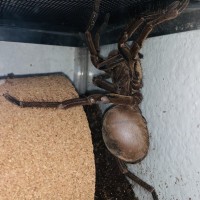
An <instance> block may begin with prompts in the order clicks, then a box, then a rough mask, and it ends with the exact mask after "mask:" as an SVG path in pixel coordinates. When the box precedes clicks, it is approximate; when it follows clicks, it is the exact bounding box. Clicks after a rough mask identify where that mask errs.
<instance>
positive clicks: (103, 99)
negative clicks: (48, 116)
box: [3, 93, 142, 109]
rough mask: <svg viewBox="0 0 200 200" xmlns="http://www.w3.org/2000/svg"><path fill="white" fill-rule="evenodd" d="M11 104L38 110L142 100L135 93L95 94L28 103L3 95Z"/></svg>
mask: <svg viewBox="0 0 200 200" xmlns="http://www.w3.org/2000/svg"><path fill="white" fill-rule="evenodd" d="M3 96H4V97H5V98H6V99H7V100H8V101H9V102H11V103H12V104H15V105H17V106H20V107H37V108H62V109H64V108H66V109H67V108H70V107H74V106H82V105H92V104H98V103H105V104H108V103H113V104H124V105H136V104H139V103H140V102H141V100H142V96H141V94H140V93H135V94H134V95H133V96H124V95H118V94H113V93H110V94H94V95H90V96H88V97H85V98H74V99H68V100H65V101H62V102H42V101H41V102H27V101H20V100H18V99H17V98H15V97H13V96H11V95H9V94H7V93H6V94H4V95H3Z"/></svg>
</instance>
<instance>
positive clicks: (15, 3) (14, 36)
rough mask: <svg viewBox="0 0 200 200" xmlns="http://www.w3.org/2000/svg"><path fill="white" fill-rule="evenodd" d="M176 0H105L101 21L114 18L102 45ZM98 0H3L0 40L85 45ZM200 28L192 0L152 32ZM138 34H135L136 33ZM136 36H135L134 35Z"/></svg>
mask: <svg viewBox="0 0 200 200" xmlns="http://www.w3.org/2000/svg"><path fill="white" fill-rule="evenodd" d="M172 1H173V0H102V1H101V6H100V17H99V18H100V20H99V22H98V23H101V20H103V17H104V16H105V14H106V13H110V15H111V17H110V21H109V25H108V27H107V29H106V31H105V32H104V33H103V35H102V37H101V38H102V40H101V45H104V44H111V43H116V42H117V40H118V38H119V34H120V32H121V31H122V29H123V28H124V26H125V25H126V24H127V23H128V22H129V21H130V20H131V19H132V18H134V17H137V16H139V15H140V14H141V13H143V12H152V11H155V10H158V9H162V8H164V7H165V6H167V5H169V4H170V3H171V2H172ZM93 2H94V0H1V1H0V41H14V42H24V43H37V44H51V45H61V46H76V47H83V46H85V42H84V38H83V37H82V34H81V33H83V32H84V31H85V28H86V25H87V22H88V19H89V17H90V14H91V10H92V6H93ZM199 27H200V0H191V1H190V4H189V6H188V8H187V9H186V10H185V11H184V13H183V14H182V15H181V16H180V17H178V18H177V19H175V20H172V21H169V22H167V23H164V24H162V25H161V26H159V27H158V28H157V29H155V31H154V32H153V33H152V34H151V35H150V37H152V36H159V35H165V34H171V33H177V32H183V31H189V30H196V29H199ZM133 37H134V36H133ZM131 39H134V38H131Z"/></svg>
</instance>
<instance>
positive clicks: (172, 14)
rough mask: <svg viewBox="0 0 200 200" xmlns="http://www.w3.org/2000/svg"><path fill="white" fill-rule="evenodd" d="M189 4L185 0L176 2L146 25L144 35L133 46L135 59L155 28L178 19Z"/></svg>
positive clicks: (132, 50)
mask: <svg viewBox="0 0 200 200" xmlns="http://www.w3.org/2000/svg"><path fill="white" fill-rule="evenodd" d="M188 3H189V0H184V1H182V2H181V1H175V2H173V3H171V4H170V5H169V6H168V7H167V8H166V10H164V11H163V12H161V13H159V15H155V16H156V17H155V18H154V19H152V20H150V21H149V22H147V24H146V25H145V27H144V29H143V31H142V33H141V34H140V36H139V37H138V39H137V40H136V42H134V43H133V44H132V45H131V50H130V51H131V54H132V56H133V58H134V57H135V56H136V55H137V54H138V52H139V50H140V49H141V48H142V45H143V43H144V41H145V39H146V38H147V37H148V35H149V34H150V33H151V32H152V30H153V28H154V27H155V26H157V25H159V24H161V23H163V22H165V21H169V20H171V19H174V18H176V17H177V16H178V15H180V14H181V12H182V11H183V10H184V9H185V8H186V7H187V5H188Z"/></svg>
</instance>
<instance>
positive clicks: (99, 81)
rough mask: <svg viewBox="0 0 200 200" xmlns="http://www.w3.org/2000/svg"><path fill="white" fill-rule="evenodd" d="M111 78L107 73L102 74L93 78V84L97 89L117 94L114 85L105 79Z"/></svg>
mask: <svg viewBox="0 0 200 200" xmlns="http://www.w3.org/2000/svg"><path fill="white" fill-rule="evenodd" d="M109 78H110V75H109V74H107V73H106V74H100V75H98V76H96V77H94V78H93V83H94V85H96V86H97V87H100V88H102V89H104V90H106V91H109V92H113V93H116V88H115V86H114V84H113V83H110V82H108V81H106V80H105V79H109Z"/></svg>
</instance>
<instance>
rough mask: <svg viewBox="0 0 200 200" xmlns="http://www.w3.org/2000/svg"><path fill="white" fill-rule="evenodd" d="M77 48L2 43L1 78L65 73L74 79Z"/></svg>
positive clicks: (0, 49) (0, 57)
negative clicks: (9, 74) (11, 74)
mask: <svg viewBox="0 0 200 200" xmlns="http://www.w3.org/2000/svg"><path fill="white" fill-rule="evenodd" d="M75 50H76V48H72V47H60V46H51V45H38V44H27V43H17V42H0V76H2V75H6V74H8V73H11V72H12V73H14V74H34V73H47V72H65V73H67V74H68V76H69V77H70V79H72V80H73V78H74V56H75Z"/></svg>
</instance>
